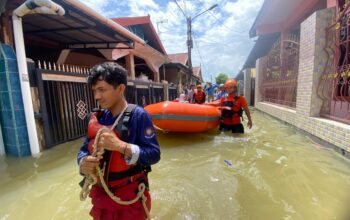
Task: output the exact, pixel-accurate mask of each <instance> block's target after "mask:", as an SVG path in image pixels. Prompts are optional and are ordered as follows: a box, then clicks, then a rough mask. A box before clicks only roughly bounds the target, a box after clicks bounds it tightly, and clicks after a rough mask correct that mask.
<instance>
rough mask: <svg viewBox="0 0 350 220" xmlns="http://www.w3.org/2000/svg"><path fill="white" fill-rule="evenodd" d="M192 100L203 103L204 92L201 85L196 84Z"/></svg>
mask: <svg viewBox="0 0 350 220" xmlns="http://www.w3.org/2000/svg"><path fill="white" fill-rule="evenodd" d="M193 100H194V103H196V104H203V103H205V93H204V92H203V90H202V85H197V92H195V93H194V95H193Z"/></svg>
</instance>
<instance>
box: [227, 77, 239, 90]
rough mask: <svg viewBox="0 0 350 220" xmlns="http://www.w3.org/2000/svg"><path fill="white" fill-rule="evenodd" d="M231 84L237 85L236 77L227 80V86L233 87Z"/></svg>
mask: <svg viewBox="0 0 350 220" xmlns="http://www.w3.org/2000/svg"><path fill="white" fill-rule="evenodd" d="M231 86H237V82H236V80H234V79H229V80H227V81H226V82H225V88H227V87H231Z"/></svg>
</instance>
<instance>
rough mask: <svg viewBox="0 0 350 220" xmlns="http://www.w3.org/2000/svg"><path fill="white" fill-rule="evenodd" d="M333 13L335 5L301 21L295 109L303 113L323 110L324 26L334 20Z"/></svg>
mask: <svg viewBox="0 0 350 220" xmlns="http://www.w3.org/2000/svg"><path fill="white" fill-rule="evenodd" d="M334 14H335V8H329V9H324V10H321V11H317V12H315V13H313V14H312V15H310V17H308V18H307V19H306V20H305V21H304V22H303V23H301V30H300V56H299V75H298V87H297V103H296V110H297V113H298V114H300V115H303V116H307V117H309V116H311V117H315V116H319V114H320V110H321V105H322V100H321V99H320V97H319V96H318V95H317V88H318V85H319V81H320V77H321V75H322V73H323V71H324V68H325V66H326V59H327V54H326V53H325V52H324V48H325V44H326V31H325V28H326V27H327V26H329V25H330V22H332V17H333V16H334Z"/></svg>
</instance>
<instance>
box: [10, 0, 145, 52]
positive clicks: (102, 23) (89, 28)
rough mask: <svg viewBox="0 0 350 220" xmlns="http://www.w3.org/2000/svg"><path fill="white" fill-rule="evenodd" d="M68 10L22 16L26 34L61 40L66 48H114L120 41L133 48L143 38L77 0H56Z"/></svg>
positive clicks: (32, 37) (37, 37) (30, 36)
mask: <svg viewBox="0 0 350 220" xmlns="http://www.w3.org/2000/svg"><path fill="white" fill-rule="evenodd" d="M23 2H24V1H20V0H15V1H14V2H12V3H11V4H12V5H11V7H13V9H14V8H16V7H18V6H19V5H20V4H21V3H23ZM55 2H56V3H57V4H59V5H61V6H62V7H63V8H64V9H65V11H66V14H65V15H64V16H58V15H44V14H32V15H27V16H25V17H23V29H24V34H25V36H26V37H28V38H31V39H45V40H49V41H53V42H55V43H59V44H62V45H63V46H64V47H65V48H67V49H76V48H98V49H113V48H115V47H116V45H117V43H123V44H124V45H125V46H126V47H127V48H133V46H134V42H135V41H137V42H139V43H141V44H144V41H143V40H142V39H141V38H139V37H137V36H136V35H134V34H133V33H131V32H129V31H128V30H126V29H125V28H123V27H122V26H120V25H118V24H115V22H113V21H112V20H110V19H107V18H105V17H103V16H101V15H99V14H98V13H97V12H95V11H93V10H92V9H90V8H88V7H87V6H85V5H84V4H82V3H80V2H78V1H77V0H55Z"/></svg>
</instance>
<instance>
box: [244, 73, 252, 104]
mask: <svg viewBox="0 0 350 220" xmlns="http://www.w3.org/2000/svg"><path fill="white" fill-rule="evenodd" d="M251 85H252V83H251V69H245V70H244V90H243V93H244V97H245V99H246V100H247V103H248V104H250V101H251V100H250V97H251V91H252V90H251Z"/></svg>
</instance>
